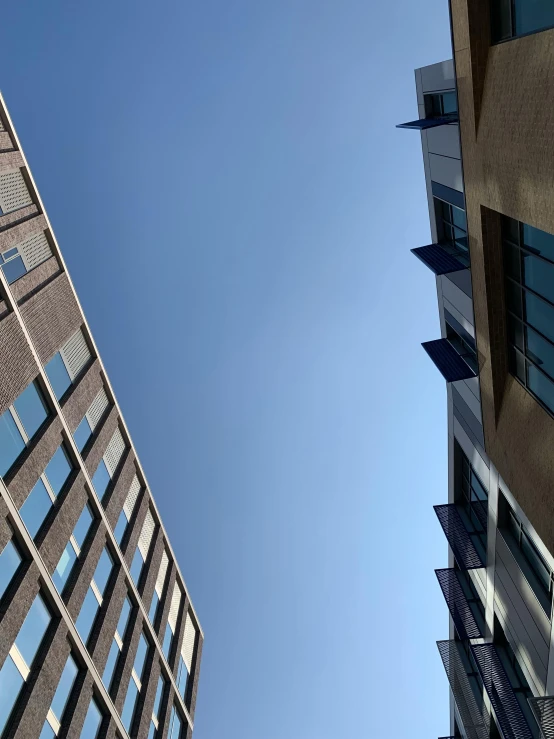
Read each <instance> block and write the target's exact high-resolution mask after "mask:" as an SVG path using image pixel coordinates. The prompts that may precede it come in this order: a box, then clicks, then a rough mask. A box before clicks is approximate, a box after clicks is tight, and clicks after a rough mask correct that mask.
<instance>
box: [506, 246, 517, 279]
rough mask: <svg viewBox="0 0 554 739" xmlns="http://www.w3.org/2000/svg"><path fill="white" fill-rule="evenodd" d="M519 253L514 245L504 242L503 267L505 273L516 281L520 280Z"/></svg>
mask: <svg viewBox="0 0 554 739" xmlns="http://www.w3.org/2000/svg"><path fill="white" fill-rule="evenodd" d="M520 255H521V252H520V250H519V249H518V248H517V247H516V246H512V245H511V244H504V269H505V270H506V274H508V275H510V277H513V278H514V280H516V281H517V282H520V281H521V265H520Z"/></svg>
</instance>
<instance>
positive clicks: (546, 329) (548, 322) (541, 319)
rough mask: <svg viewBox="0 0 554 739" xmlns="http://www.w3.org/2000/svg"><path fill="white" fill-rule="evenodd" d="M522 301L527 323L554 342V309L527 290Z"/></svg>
mask: <svg viewBox="0 0 554 739" xmlns="http://www.w3.org/2000/svg"><path fill="white" fill-rule="evenodd" d="M524 299H525V316H526V318H527V323H530V324H531V326H534V327H535V328H536V329H538V330H539V331H540V332H541V334H544V336H546V337H547V338H548V339H550V340H551V341H554V308H553V307H552V306H550V305H548V303H545V302H544V300H541V299H540V298H538V297H537V296H536V295H533V294H532V293H529V292H527V290H525V298H524Z"/></svg>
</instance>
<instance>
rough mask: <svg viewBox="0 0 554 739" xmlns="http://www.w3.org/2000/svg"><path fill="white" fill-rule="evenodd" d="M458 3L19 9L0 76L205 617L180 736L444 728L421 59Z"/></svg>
mask: <svg viewBox="0 0 554 739" xmlns="http://www.w3.org/2000/svg"><path fill="white" fill-rule="evenodd" d="M449 56H450V33H449V28H448V17H447V2H446V0H419V1H418V2H414V0H399V1H398V2H383V3H376V2H371V0H334V2H330V1H326V0H278V1H277V2H275V1H273V2H265V1H264V0H232V1H231V2H230V1H229V0H225V1H224V0H202V2H195V3H192V2H170V1H169V0H159V2H157V3H155V4H153V3H151V2H144V1H143V0H136V1H135V2H131V1H130V0H127V2H123V1H122V0H111V1H110V2H108V1H107V0H98V1H97V2H94V3H85V2H79V3H75V2H55V1H53V2H48V3H47V2H27V3H9V4H7V5H6V6H5V7H3V9H2V27H1V30H0V69H1V70H2V71H1V76H0V86H1V88H2V90H3V93H4V95H5V98H6V100H7V103H8V105H9V107H10V110H11V113H12V116H13V119H14V121H15V124H16V126H17V128H18V131H19V134H20V137H21V140H22V142H23V146H24V148H25V150H26V154H27V156H28V158H29V161H30V164H31V167H32V169H33V173H34V175H35V178H36V180H37V183H38V186H39V188H40V190H41V193H42V196H43V198H44V201H45V204H46V207H47V208H48V211H49V215H50V218H51V220H52V223H53V226H54V229H55V231H56V235H57V237H58V240H59V243H60V245H61V248H62V250H63V252H64V255H65V258H66V260H67V262H68V265H69V269H70V271H71V274H72V277H73V280H74V282H75V284H76V287H77V290H78V292H79V295H80V297H81V300H82V303H83V306H84V309H85V312H86V315H87V318H88V320H89V322H90V325H91V327H92V331H93V334H94V336H95V339H96V341H97V343H98V345H99V347H100V351H101V352H102V356H103V358H104V361H105V363H106V365H107V368H108V371H109V373H110V377H111V380H112V383H113V385H114V387H115V390H116V393H117V395H118V399H119V402H120V404H121V407H122V409H123V412H124V414H125V418H126V421H127V423H128V424H129V427H130V430H131V433H132V434H133V438H134V441H135V444H136V446H137V449H138V451H139V454H140V457H141V460H142V463H143V465H144V467H145V470H146V473H147V475H148V478H149V482H150V484H151V486H152V489H153V491H154V495H155V497H156V500H157V503H158V505H159V508H160V510H161V513H162V516H163V518H164V522H165V524H166V527H167V530H168V532H169V535H170V537H171V540H172V543H173V546H174V548H175V550H176V552H177V554H178V557H179V560H180V564H181V567H182V570H183V573H184V575H185V577H186V580H187V584H188V587H189V589H190V592H191V594H192V597H193V601H194V604H195V606H196V609H197V611H198V613H199V616H200V618H201V622H202V625H203V627H204V630H205V634H206V643H205V651H204V659H203V665H202V674H201V685H200V694H199V700H198V706H197V714H196V729H195V737H196V739H223V737H225V739H283V737H286V738H287V739H337V737H340V738H341V739H343V738H344V739H367V738H368V737H370V738H372V739H377V738H378V739H405V737H410V739H420V738H421V739H423V738H424V737H425V739H428V738H429V737H437V736H445V735H447V734H448V728H449V727H448V708H447V699H448V693H447V683H446V679H445V676H444V672H443V669H442V665H441V663H440V659H439V656H438V652H437V649H436V647H435V645H434V641H435V640H436V639H439V638H446V637H447V635H448V626H447V611H446V607H445V604H444V601H443V600H442V596H441V595H440V590H439V587H438V584H437V583H436V579H435V576H434V573H433V568H434V567H440V566H444V565H445V564H446V557H447V550H446V542H445V540H444V538H443V536H442V534H441V532H440V528H439V525H438V523H437V521H436V519H435V517H434V514H433V511H432V504H433V503H440V502H443V501H445V500H446V495H447V478H446V453H447V445H446V392H445V387H444V383H443V382H442V381H441V378H440V377H439V375H438V373H437V372H436V370H435V369H434V368H433V366H432V365H431V363H430V362H429V360H428V359H427V357H426V355H425V353H424V352H423V350H422V349H421V347H420V342H421V341H424V340H427V339H432V338H436V337H437V336H438V332H439V324H438V313H437V306H436V293H435V285H434V280H433V278H432V275H431V274H430V272H428V271H427V270H426V269H425V268H424V267H423V266H422V265H421V264H420V263H419V262H418V261H417V260H416V259H415V258H414V257H413V256H412V255H411V254H410V253H409V249H410V248H411V247H414V246H420V245H422V244H425V243H428V242H429V224H428V216H427V208H426V201H425V193H424V176H423V166H422V159H421V146H420V141H419V135H418V134H417V133H416V132H410V131H398V130H396V129H395V128H394V126H395V124H396V123H400V122H402V121H404V120H411V119H413V118H414V117H415V115H416V113H417V108H416V100H415V87H414V78H413V68H414V67H417V66H423V65H425V64H430V63H433V62H436V61H441V60H442V59H444V58H448V57H449Z"/></svg>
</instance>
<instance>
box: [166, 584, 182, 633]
mask: <svg viewBox="0 0 554 739" xmlns="http://www.w3.org/2000/svg"><path fill="white" fill-rule="evenodd" d="M180 607H181V588H180V587H179V585H178V584H177V583H175V587H174V588H173V596H172V598H171V607H170V609H169V617H168V619H167V622H168V623H169V625H170V627H171V631H173V633H175V630H176V629H177V619H178V618H179V608H180Z"/></svg>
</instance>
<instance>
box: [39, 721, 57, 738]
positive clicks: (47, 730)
mask: <svg viewBox="0 0 554 739" xmlns="http://www.w3.org/2000/svg"><path fill="white" fill-rule="evenodd" d="M38 739H56V735H55V734H54V729H53V728H52V727H51V726H50V724H49V723H48V721H45V722H44V726H43V727H42V731H41V732H40V736H39V738H38Z"/></svg>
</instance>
